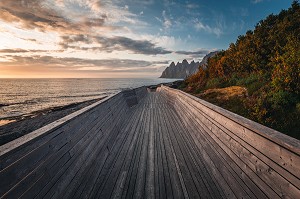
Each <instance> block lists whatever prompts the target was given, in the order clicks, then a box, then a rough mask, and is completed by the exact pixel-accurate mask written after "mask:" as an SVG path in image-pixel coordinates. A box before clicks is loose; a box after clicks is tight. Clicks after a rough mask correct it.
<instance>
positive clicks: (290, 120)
mask: <svg viewBox="0 0 300 199" xmlns="http://www.w3.org/2000/svg"><path fill="white" fill-rule="evenodd" d="M185 85H186V90H187V91H189V92H192V93H195V94H197V93H201V92H203V91H204V90H206V89H209V88H224V87H228V86H235V85H236V86H243V87H246V88H247V89H248V93H249V96H248V97H246V98H245V99H244V101H243V104H242V105H241V106H243V109H244V108H246V109H247V110H248V113H247V114H246V116H247V117H248V118H250V119H252V120H255V121H258V122H260V123H262V124H264V125H267V126H270V127H272V128H275V129H277V130H280V131H282V132H284V133H287V134H289V135H291V136H294V137H297V138H300V130H299V129H300V5H299V2H298V1H294V2H293V3H292V5H291V7H290V8H289V9H288V10H282V11H281V12H280V13H279V14H278V15H273V14H271V15H269V16H268V17H267V18H266V19H264V20H261V21H260V22H259V23H258V24H257V25H256V26H255V29H254V30H253V31H251V30H249V31H247V32H246V34H245V35H242V36H239V37H238V39H237V41H236V42H235V43H231V44H230V45H229V48H228V49H227V50H225V51H221V52H219V53H218V54H217V55H215V56H214V57H212V58H210V59H209V60H208V66H207V69H206V70H204V69H202V68H200V70H199V71H198V73H197V74H195V75H193V76H191V77H189V78H188V79H187V80H186V81H185ZM187 88H188V89H187ZM244 115H245V114H244Z"/></svg>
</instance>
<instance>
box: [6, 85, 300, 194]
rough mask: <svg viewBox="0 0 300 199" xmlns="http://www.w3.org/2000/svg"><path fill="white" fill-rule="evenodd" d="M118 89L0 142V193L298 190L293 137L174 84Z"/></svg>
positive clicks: (298, 158)
mask: <svg viewBox="0 0 300 199" xmlns="http://www.w3.org/2000/svg"><path fill="white" fill-rule="evenodd" d="M151 91H152V92H150V90H149V92H148V91H147V89H146V88H144V87H143V88H139V89H135V90H131V91H124V92H121V93H119V94H117V95H115V96H113V97H110V98H108V99H105V100H102V101H100V102H98V103H96V104H94V105H91V106H90V107H87V108H85V109H84V110H81V111H79V112H77V113H74V114H72V115H69V116H67V117H65V118H63V119H61V120H59V121H56V122H54V123H52V124H50V125H47V126H46V127H44V128H42V129H39V130H37V131H35V132H32V133H31V134H29V135H26V136H24V137H22V138H20V139H17V140H15V141H13V142H11V143H8V144H6V145H4V146H1V147H0V155H1V156H0V166H1V167H0V179H1V180H0V197H1V198H300V179H299V177H300V155H299V154H300V144H299V141H297V140H295V139H293V138H290V137H287V136H285V135H282V134H280V133H278V132H276V131H274V130H271V129H268V128H266V127H263V126H261V125H259V124H256V123H254V122H251V121H249V120H246V119H244V118H242V117H239V116H237V115H235V114H232V113H230V112H228V111H225V110H223V109H221V108H218V107H216V106H213V105H211V104H209V103H207V102H204V101H202V100H199V99H196V98H194V97H192V96H190V95H188V94H185V93H183V92H181V91H177V90H173V89H170V88H167V87H160V88H158V89H157V91H156V92H153V89H152V90H151Z"/></svg>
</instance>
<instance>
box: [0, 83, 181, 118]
mask: <svg viewBox="0 0 300 199" xmlns="http://www.w3.org/2000/svg"><path fill="white" fill-rule="evenodd" d="M173 81H175V80H174V79H161V78H152V79H151V78H149V79H133V78H132V79H128V78H122V79H121V78H118V79H113V78H107V79H106V78H105V79H104V78H102V79H0V120H1V119H2V120H4V119H6V118H12V117H16V116H22V115H27V114H30V113H32V112H35V111H39V110H43V109H48V108H52V107H58V106H65V105H69V104H72V103H77V102H83V101H87V100H92V99H98V98H102V97H104V96H109V95H113V94H115V93H117V92H119V91H122V90H125V89H132V88H137V87H140V86H149V85H156V84H160V83H168V82H173Z"/></svg>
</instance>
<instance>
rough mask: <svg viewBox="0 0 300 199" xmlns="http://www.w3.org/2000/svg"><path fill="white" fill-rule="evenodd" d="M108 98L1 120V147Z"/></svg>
mask: <svg viewBox="0 0 300 199" xmlns="http://www.w3.org/2000/svg"><path fill="white" fill-rule="evenodd" d="M106 97H107V96H105V97H102V98H97V99H93V100H87V101H83V102H77V103H72V104H69V105H65V106H57V107H51V108H47V109H42V110H39V111H35V112H32V113H30V114H26V115H21V116H15V117H8V118H3V119H1V120H0V145H3V144H6V143H8V142H10V141H12V140H14V139H16V138H19V137H21V136H23V135H26V134H28V133H30V132H32V131H34V130H36V129H39V128H41V127H43V126H45V125H47V124H49V123H51V122H54V121H55V120H58V119H60V118H62V117H64V116H66V115H69V114H71V113H73V112H75V111H78V110H80V109H82V108H84V107H86V106H89V105H91V104H93V103H95V102H97V101H99V100H101V99H104V98H106ZM1 123H2V125H1Z"/></svg>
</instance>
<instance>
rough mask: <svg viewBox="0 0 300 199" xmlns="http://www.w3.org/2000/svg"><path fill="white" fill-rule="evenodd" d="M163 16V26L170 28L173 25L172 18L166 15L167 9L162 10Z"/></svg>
mask: <svg viewBox="0 0 300 199" xmlns="http://www.w3.org/2000/svg"><path fill="white" fill-rule="evenodd" d="M162 17H163V26H164V28H165V29H169V28H170V27H171V26H172V22H171V19H170V18H169V17H168V16H167V15H166V11H165V10H164V11H163V12H162Z"/></svg>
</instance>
